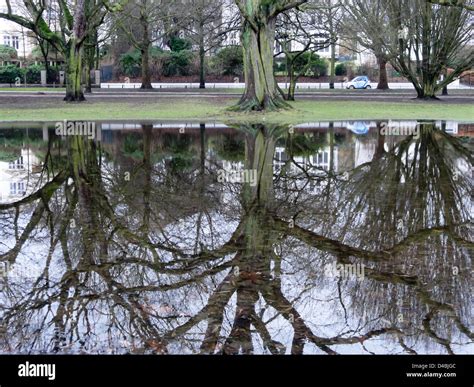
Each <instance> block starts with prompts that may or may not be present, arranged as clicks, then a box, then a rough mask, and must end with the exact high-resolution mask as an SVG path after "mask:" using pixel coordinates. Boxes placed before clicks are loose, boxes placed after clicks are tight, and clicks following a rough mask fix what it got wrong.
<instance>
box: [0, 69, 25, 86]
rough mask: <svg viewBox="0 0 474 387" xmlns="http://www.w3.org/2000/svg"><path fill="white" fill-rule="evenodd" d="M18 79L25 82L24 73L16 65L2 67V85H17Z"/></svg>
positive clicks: (0, 78) (0, 72)
mask: <svg viewBox="0 0 474 387" xmlns="http://www.w3.org/2000/svg"><path fill="white" fill-rule="evenodd" d="M17 79H20V82H23V71H22V69H20V68H19V67H17V66H15V65H8V66H3V67H0V83H10V84H12V83H15V82H16V81H17Z"/></svg>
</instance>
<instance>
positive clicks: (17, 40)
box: [12, 36, 20, 50]
mask: <svg viewBox="0 0 474 387" xmlns="http://www.w3.org/2000/svg"><path fill="white" fill-rule="evenodd" d="M12 47H13V48H15V49H17V50H18V49H19V48H20V38H19V37H18V36H12Z"/></svg>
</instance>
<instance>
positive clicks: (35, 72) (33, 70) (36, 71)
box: [26, 65, 44, 84]
mask: <svg viewBox="0 0 474 387" xmlns="http://www.w3.org/2000/svg"><path fill="white" fill-rule="evenodd" d="M41 70H44V66H40V65H31V66H28V67H27V68H26V83H33V84H40V83H41Z"/></svg>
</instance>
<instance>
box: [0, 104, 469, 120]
mask: <svg viewBox="0 0 474 387" xmlns="http://www.w3.org/2000/svg"><path fill="white" fill-rule="evenodd" d="M236 101H237V100H236V99H235V98H228V99H214V98H213V99H210V100H206V99H201V100H200V99H197V98H195V99H192V98H188V99H186V98H169V99H160V100H158V101H157V100H150V101H145V102H144V101H143V100H140V101H137V102H133V101H129V102H122V101H117V102H114V103H105V102H98V101H97V102H96V101H89V102H85V103H80V104H67V103H65V102H62V101H61V102H59V101H58V102H55V103H50V104H48V105H45V106H41V105H39V106H38V107H36V108H35V107H28V106H25V107H16V106H15V105H13V106H12V107H8V106H4V107H2V106H0V121H60V120H64V119H68V120H97V121H99V120H107V121H109V120H199V121H211V120H218V121H237V122H239V121H240V122H243V121H245V122H252V121H263V120H265V121H266V122H270V123H303V122H311V121H323V120H375V119H433V120H458V121H470V122H473V121H474V108H473V107H472V105H468V104H453V103H450V104H448V103H443V102H418V101H413V102H409V103H407V102H399V103H398V102H389V103H388V102H372V101H360V102H359V101H307V100H306V101H297V102H294V103H292V106H293V107H294V109H292V110H288V111H279V112H273V113H266V114H263V113H231V112H228V111H226V107H228V106H230V105H232V104H233V103H235V102H236ZM40 102H41V101H38V103H40Z"/></svg>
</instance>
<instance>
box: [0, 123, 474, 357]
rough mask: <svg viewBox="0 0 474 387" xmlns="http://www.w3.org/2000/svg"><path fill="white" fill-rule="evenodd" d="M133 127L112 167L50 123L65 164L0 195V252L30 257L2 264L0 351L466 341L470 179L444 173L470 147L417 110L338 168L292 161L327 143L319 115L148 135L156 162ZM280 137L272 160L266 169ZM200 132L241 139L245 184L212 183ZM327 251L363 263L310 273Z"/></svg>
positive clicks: (224, 142)
mask: <svg viewBox="0 0 474 387" xmlns="http://www.w3.org/2000/svg"><path fill="white" fill-rule="evenodd" d="M142 132H143V133H142V141H141V150H140V152H139V153H138V152H135V153H134V154H135V155H136V154H140V156H141V160H139V161H135V162H134V165H131V166H130V165H127V167H126V168H125V167H123V166H120V165H114V164H113V163H111V162H109V161H108V157H107V156H106V155H105V154H104V149H103V146H100V147H99V146H98V145H96V144H95V143H94V142H91V141H88V140H85V139H83V138H79V137H71V138H68V139H67V142H66V144H67V151H66V152H67V163H65V162H64V158H61V159H60V160H63V162H62V163H61V164H55V163H54V160H57V159H58V158H57V157H55V158H53V157H48V160H49V162H47V163H45V167H44V179H43V184H41V188H40V189H39V190H37V191H36V192H35V193H33V194H32V195H30V196H28V197H26V198H24V199H22V200H21V201H18V202H16V203H13V204H4V205H0V210H1V214H2V215H1V218H0V219H1V222H2V224H1V226H2V234H3V235H5V238H4V240H5V241H6V242H5V244H4V245H2V251H3V252H2V253H1V255H0V259H1V260H2V261H8V262H10V263H11V264H12V265H13V264H15V263H16V264H15V265H14V267H15V270H17V267H21V266H23V267H33V266H34V267H40V268H41V270H39V271H38V272H35V273H33V274H31V273H29V275H24V276H23V277H22V276H17V277H15V276H14V272H15V271H13V272H12V273H10V278H9V279H8V282H7V283H6V285H5V288H4V291H3V293H2V296H1V298H0V301H1V304H0V305H1V307H2V309H3V316H2V329H0V332H3V337H1V336H0V339H1V345H2V350H3V351H6V352H27V351H33V352H38V351H47V352H59V351H65V352H69V351H72V352H77V351H86V352H93V353H95V352H104V351H107V350H110V351H113V352H129V351H132V352H134V353H143V352H145V353H167V352H170V353H181V352H202V353H229V354H232V353H253V352H263V351H268V352H270V353H274V354H276V353H281V352H285V351H287V350H288V351H291V353H294V354H299V353H303V350H304V349H306V350H307V351H311V352H314V351H316V352H318V351H323V352H326V353H336V352H339V351H340V350H339V348H341V350H342V351H346V350H347V349H344V348H347V347H348V346H358V347H359V346H360V345H362V346H363V349H365V350H367V351H374V352H385V351H392V352H397V351H407V352H413V351H415V350H419V348H420V346H419V345H417V344H418V343H420V342H421V343H427V344H429V343H435V344H436V345H440V346H442V347H436V348H435V351H438V352H442V351H447V352H452V351H453V348H452V346H453V345H457V344H459V343H465V342H466V340H471V341H472V338H473V337H472V333H471V332H470V330H469V327H468V322H469V321H470V318H471V317H470V316H471V315H470V301H469V300H468V297H467V296H466V295H469V294H470V288H469V284H470V282H469V281H470V268H471V261H470V256H469V252H468V251H469V249H470V248H472V242H471V241H470V239H469V237H470V234H469V228H468V227H469V225H470V224H469V215H470V214H469V208H468V207H466V205H465V204H464V205H463V203H466V202H468V195H470V192H471V189H472V181H471V180H470V178H469V177H468V176H467V175H466V174H464V173H460V174H459V175H456V177H455V178H453V174H452V171H453V169H454V167H457V168H458V167H459V165H461V166H462V165H467V166H469V167H470V166H471V165H472V158H471V156H470V154H469V153H468V152H467V151H466V150H465V148H464V147H463V146H462V145H461V144H460V143H459V141H458V140H457V139H455V138H452V137H450V136H448V135H446V134H444V133H443V132H442V131H440V130H437V129H435V128H434V127H433V126H432V125H429V124H427V125H424V126H423V129H422V132H421V133H422V135H421V137H420V139H418V140H414V139H411V138H407V139H404V140H402V141H400V142H399V143H398V144H397V145H396V146H395V147H393V148H392V149H387V150H386V149H384V147H386V145H385V144H386V143H385V141H384V138H378V139H377V140H376V141H377V146H378V149H377V151H376V152H375V156H374V159H373V160H372V162H369V163H367V164H364V165H362V166H360V167H358V168H356V169H354V170H353V171H351V172H350V174H349V178H348V179H342V178H341V176H340V175H339V174H338V173H337V172H336V171H335V170H334V165H331V166H330V168H329V170H321V169H320V168H318V167H317V166H314V165H310V164H308V163H305V164H304V165H301V164H300V163H299V162H298V161H297V159H296V155H297V154H305V149H307V150H311V149H312V150H313V151H314V150H316V149H318V147H320V146H321V144H322V143H325V144H327V145H328V146H329V147H330V148H331V150H330V152H334V146H335V144H336V141H335V136H334V133H333V132H332V130H330V132H329V133H328V134H327V137H326V138H325V139H324V142H322V140H321V139H320V138H318V139H317V141H316V144H315V143H308V139H307V138H302V137H301V136H294V135H291V134H288V128H285V127H277V126H271V125H267V126H265V127H263V126H258V125H254V126H252V125H248V126H245V127H240V128H239V133H240V134H239V138H242V141H243V142H241V143H240V144H234V142H233V140H232V139H230V140H229V139H226V138H223V139H222V138H221V139H220V140H219V139H218V140H215V139H214V140H212V141H208V139H207V138H206V137H207V136H206V130H205V127H204V126H203V125H202V126H201V130H200V136H199V141H198V142H197V145H196V144H194V145H193V144H192V142H191V141H190V139H189V138H186V137H184V136H181V138H178V137H176V138H173V136H168V137H169V138H168V137H167V136H165V137H164V138H160V139H159V141H162V143H161V144H160V145H159V146H158V148H160V149H161V151H160V152H162V151H163V150H164V149H166V150H167V151H168V152H169V149H171V147H174V148H173V149H175V148H176V149H175V153H176V154H175V155H170V157H168V156H167V155H166V154H165V153H166V152H163V160H164V161H163V162H160V161H156V162H155V159H156V155H155V154H154V149H155V147H154V145H156V144H154V142H156V141H157V140H156V139H154V136H153V132H152V127H151V126H147V125H144V126H143V130H142ZM282 141H283V142H284V143H286V148H287V150H288V155H289V157H288V161H287V162H286V165H285V166H283V167H282V168H280V169H278V170H277V171H276V170H275V168H274V165H273V164H274V163H273V158H274V154H275V147H276V144H277V142H280V143H281V142H282ZM52 142H53V140H51V141H50V147H49V149H52V148H53V149H55V147H51V143H52ZM165 142H166V145H164V143H165ZM209 144H213V145H214V146H215V147H216V149H217V154H222V153H223V152H230V153H231V154H232V155H234V156H235V155H236V154H242V150H243V151H244V152H243V154H244V155H245V168H246V169H251V170H256V171H257V177H258V178H257V185H256V186H255V187H252V186H251V185H250V184H243V185H241V184H237V183H225V184H221V183H217V182H216V176H217V171H218V170H219V169H220V159H219V158H218V157H216V156H215V153H214V152H207V149H206V147H207V146H209ZM313 147H314V148H313ZM381 148H382V149H381ZM191 149H199V150H200V151H197V152H194V153H193V152H191ZM193 155H194V156H193ZM173 156H174V158H173ZM176 158H184V159H185V160H186V165H185V167H183V168H178V167H179V166H177V164H176V163H174V164H173V163H172V160H176ZM233 159H235V160H238V159H239V157H233ZM331 159H332V158H331ZM170 161H171V162H170ZM463 162H464V163H465V164H463ZM125 169H130V171H126V170H125ZM127 172H128V173H129V177H130V179H127V178H126V177H125V176H127ZM53 176H54V178H53ZM312 184H316V185H318V186H319V187H320V188H321V189H320V190H319V191H317V192H318V193H317V194H315V193H314V191H312V190H311V189H309V187H310V186H311V185H312ZM400 220H402V222H400ZM335 260H336V261H337V262H339V263H345V264H349V263H364V264H365V265H366V266H367V268H366V276H367V279H366V280H365V281H355V280H353V279H342V278H327V277H325V276H324V272H325V270H324V268H325V265H326V264H328V263H331V262H334V261H335ZM454 267H456V268H458V269H459V273H458V274H457V275H456V276H454V275H453V268H454ZM26 277H28V278H26ZM400 316H401V317H402V318H400ZM377 337H379V338H384V345H385V346H382V347H380V346H378V345H377V341H380V340H378V339H377ZM373 342H374V344H373ZM390 345H391V346H390Z"/></svg>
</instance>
